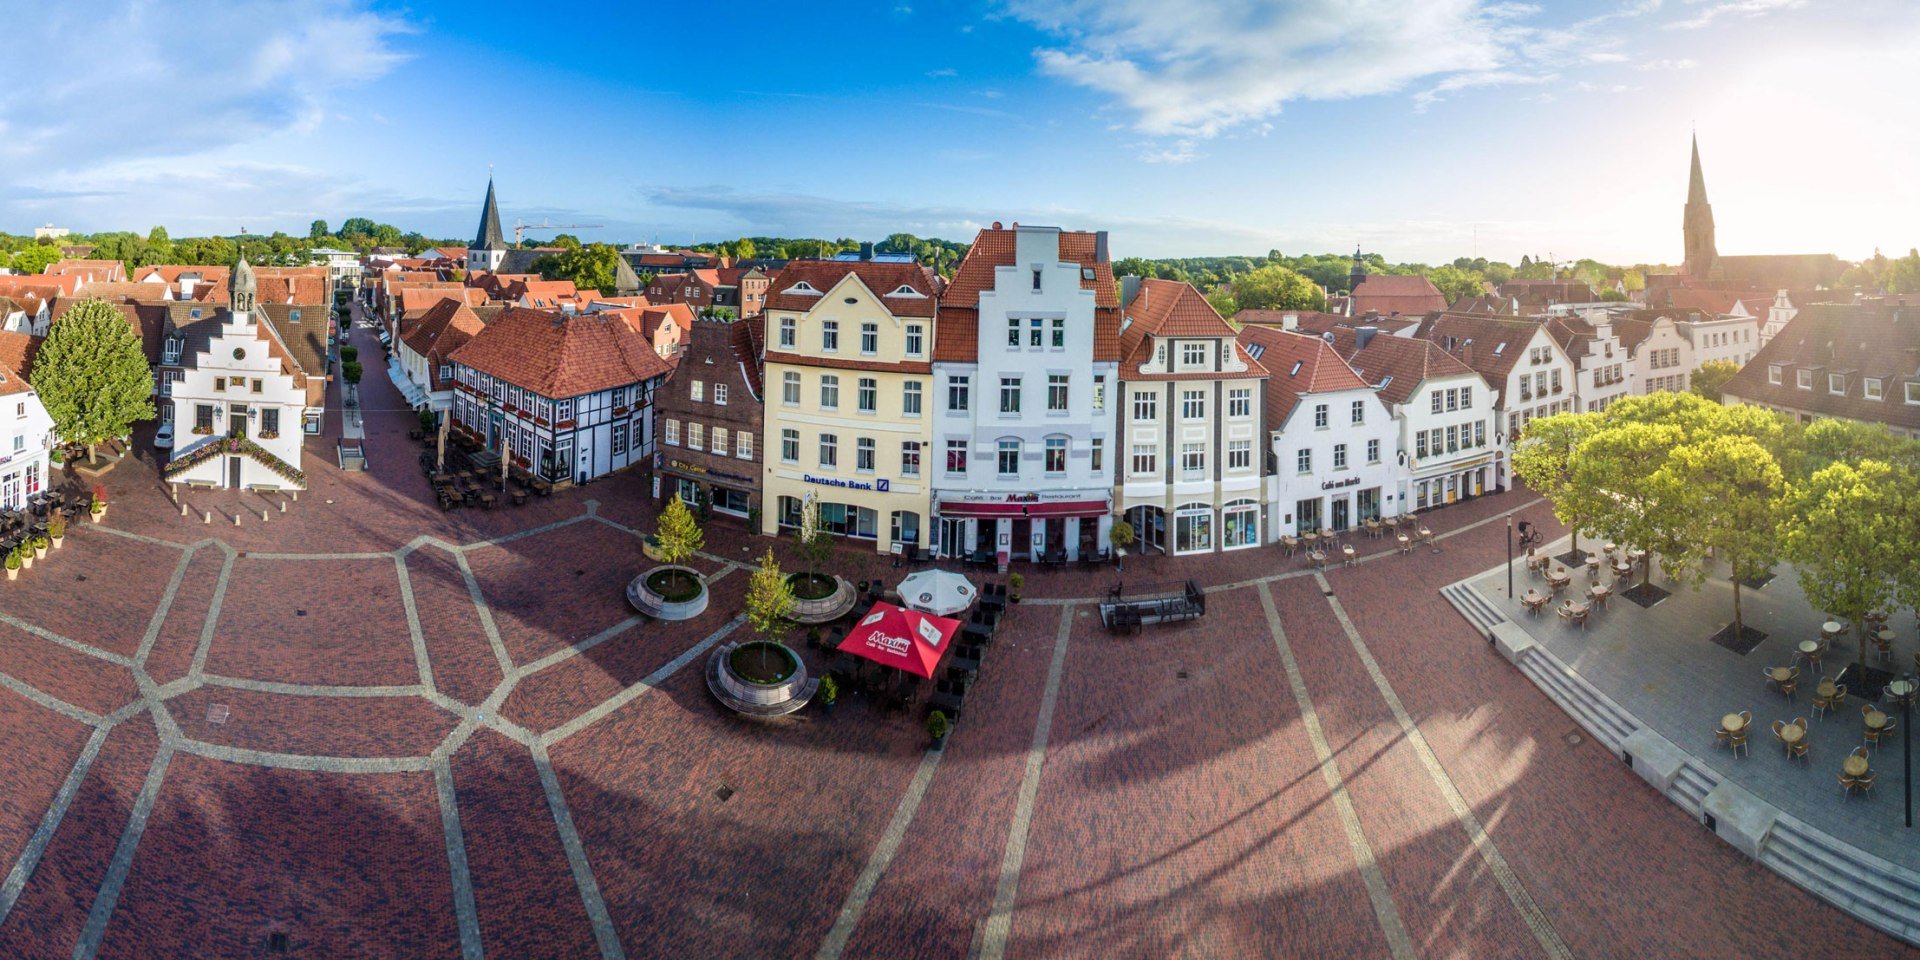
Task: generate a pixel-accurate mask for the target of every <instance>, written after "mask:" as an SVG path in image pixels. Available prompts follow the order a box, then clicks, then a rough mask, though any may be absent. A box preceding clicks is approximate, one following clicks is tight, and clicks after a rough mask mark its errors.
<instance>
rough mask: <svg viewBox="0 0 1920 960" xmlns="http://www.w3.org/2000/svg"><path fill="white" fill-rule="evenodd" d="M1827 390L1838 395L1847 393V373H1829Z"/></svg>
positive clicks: (1842, 395) (1841, 395)
mask: <svg viewBox="0 0 1920 960" xmlns="http://www.w3.org/2000/svg"><path fill="white" fill-rule="evenodd" d="M1827 392H1828V393H1831V394H1833V395H1834V396H1836V397H1844V396H1846V395H1847V375H1846V374H1844V373H1829V374H1827Z"/></svg>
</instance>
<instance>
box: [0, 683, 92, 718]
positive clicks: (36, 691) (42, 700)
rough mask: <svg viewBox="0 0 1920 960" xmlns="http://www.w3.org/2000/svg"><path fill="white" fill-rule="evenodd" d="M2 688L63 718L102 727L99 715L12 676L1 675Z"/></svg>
mask: <svg viewBox="0 0 1920 960" xmlns="http://www.w3.org/2000/svg"><path fill="white" fill-rule="evenodd" d="M0 687H5V688H7V689H8V690H12V691H13V692H14V693H17V694H19V695H21V696H23V697H26V698H27V699H28V700H32V701H33V702H34V703H37V704H39V705H41V706H43V707H46V708H47V709H48V710H52V711H53V712H54V713H57V714H59V715H61V716H63V717H71V718H72V719H75V720H78V721H80V722H81V723H84V724H88V725H91V726H100V725H102V718H101V716H100V715H99V714H97V713H94V712H93V711H91V710H88V709H86V708H84V707H76V706H74V705H73V704H71V703H68V702H66V701H65V700H62V699H60V698H59V697H56V696H54V695H53V694H51V693H48V692H46V691H44V690H42V689H40V688H39V687H36V686H34V685H33V684H30V683H28V682H26V681H25V680H22V679H20V678H18V677H15V676H13V675H12V674H8V673H0Z"/></svg>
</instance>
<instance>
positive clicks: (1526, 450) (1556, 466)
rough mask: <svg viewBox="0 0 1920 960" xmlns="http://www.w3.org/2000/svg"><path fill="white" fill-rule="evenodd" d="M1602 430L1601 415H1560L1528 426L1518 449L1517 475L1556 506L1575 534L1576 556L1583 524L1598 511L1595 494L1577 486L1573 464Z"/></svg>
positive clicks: (1558, 513) (1514, 467) (1516, 447)
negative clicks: (1586, 445)
mask: <svg viewBox="0 0 1920 960" xmlns="http://www.w3.org/2000/svg"><path fill="white" fill-rule="evenodd" d="M1600 428H1601V419H1600V415H1599V414H1597V413H1559V414H1554V415H1553V416H1551V417H1542V418H1540V419H1538V420H1534V421H1532V422H1531V423H1528V424H1527V429H1526V432H1525V433H1523V434H1522V435H1521V437H1520V441H1519V442H1518V443H1517V444H1515V445H1514V450H1513V475H1514V476H1516V477H1519V478H1520V481H1521V482H1522V483H1525V484H1526V485H1527V486H1528V487H1529V488H1531V489H1532V490H1533V491H1534V492H1535V493H1538V494H1540V495H1541V496H1543V497H1546V498H1547V502H1548V503H1550V504H1552V505H1553V515H1554V516H1555V517H1558V518H1559V519H1560V522H1561V523H1564V524H1566V525H1567V529H1568V530H1570V531H1572V532H1573V552H1575V553H1579V552H1580V529H1581V524H1582V522H1583V520H1584V519H1585V518H1586V517H1588V516H1590V515H1592V514H1593V513H1594V512H1595V511H1596V510H1597V509H1598V507H1597V505H1596V504H1595V503H1594V501H1593V491H1592V490H1591V489H1590V488H1587V487H1584V486H1580V485H1577V484H1575V483H1574V469H1573V461H1574V456H1575V454H1576V453H1577V452H1578V451H1579V449H1580V444H1581V443H1582V442H1583V441H1585V440H1586V439H1587V438H1588V437H1591V436H1593V435H1594V433H1595V432H1596V431H1598V430H1599V429H1600Z"/></svg>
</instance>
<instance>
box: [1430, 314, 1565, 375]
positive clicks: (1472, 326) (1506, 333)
mask: <svg viewBox="0 0 1920 960" xmlns="http://www.w3.org/2000/svg"><path fill="white" fill-rule="evenodd" d="M1539 330H1540V321H1538V320H1522V319H1515V318H1513V317H1489V316H1484V315H1480V314H1472V315H1467V314H1457V313H1445V314H1439V315H1437V316H1432V317H1428V318H1427V321H1426V322H1425V323H1423V324H1421V325H1420V334H1419V335H1420V336H1422V337H1424V338H1426V339H1428V340H1432V341H1433V342H1434V343H1437V344H1440V346H1441V349H1443V350H1444V349H1446V345H1447V342H1448V338H1452V340H1453V342H1454V344H1455V346H1454V349H1452V350H1448V351H1447V352H1448V353H1451V354H1453V355H1454V356H1455V357H1457V358H1458V359H1459V360H1460V362H1462V363H1464V364H1466V365H1467V366H1468V367H1471V368H1472V369H1473V372H1474V373H1477V374H1479V375H1480V376H1481V377H1482V378H1484V379H1485V380H1486V381H1487V383H1488V384H1489V385H1490V386H1491V387H1492V388H1493V389H1494V390H1495V391H1501V390H1504V389H1506V385H1507V374H1508V373H1510V372H1512V370H1513V365H1514V364H1516V363H1519V362H1520V356H1521V355H1522V354H1524V353H1526V346H1527V344H1528V343H1531V342H1532V341H1533V335H1534V334H1535V333H1537V332H1539ZM1502 344H1505V347H1504V348H1502V346H1501V345H1502Z"/></svg>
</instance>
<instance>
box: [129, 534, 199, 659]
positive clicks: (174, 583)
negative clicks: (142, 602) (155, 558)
mask: <svg viewBox="0 0 1920 960" xmlns="http://www.w3.org/2000/svg"><path fill="white" fill-rule="evenodd" d="M199 553H200V548H199V547H198V546H194V547H189V548H188V549H187V550H186V552H184V553H182V554H181V555H180V562H179V563H176V564H174V565H173V577H172V578H171V579H169V580H168V581H167V589H166V591H165V592H163V593H161V594H160V603H159V605H158V606H157V607H156V608H155V609H154V611H153V617H152V618H151V619H149V620H148V621H147V632H146V633H144V634H142V635H141V636H140V646H139V648H138V649H136V650H134V652H133V664H134V666H136V667H141V668H144V667H145V666H146V665H147V656H148V655H149V654H151V653H152V652H153V645H154V644H155V643H156V642H158V641H159V639H160V628H161V627H162V626H164V625H165V624H166V622H167V614H168V613H169V612H171V611H172V610H173V600H174V598H175V597H177V596H179V595H180V585H181V584H182V583H185V582H186V579H187V568H188V567H189V566H192V565H193V558H194V557H195V556H197V555H198V554H199ZM141 672H142V673H144V672H145V670H144V669H143V670H142V671H141Z"/></svg>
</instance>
